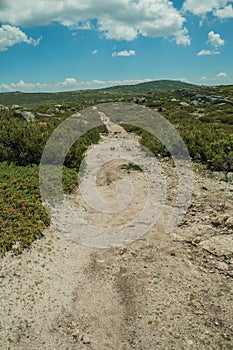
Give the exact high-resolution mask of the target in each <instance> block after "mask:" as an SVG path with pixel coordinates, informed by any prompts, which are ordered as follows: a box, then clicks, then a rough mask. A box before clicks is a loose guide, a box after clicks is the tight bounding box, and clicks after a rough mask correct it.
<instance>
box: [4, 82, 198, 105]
mask: <svg viewBox="0 0 233 350" xmlns="http://www.w3.org/2000/svg"><path fill="white" fill-rule="evenodd" d="M198 88H200V86H198V85H194V84H189V83H185V82H183V81H179V80H155V81H150V82H146V83H140V84H135V85H120V86H113V87H108V88H104V89H93V90H77V91H69V92H51V93H44V92H38V93H24V92H19V91H16V92H4V93H0V104H3V105H6V106H9V105H12V104H19V105H23V106H24V105H25V106H28V105H35V104H46V105H51V104H58V103H59V104H62V103H68V104H70V103H75V104H76V103H83V102H85V101H93V102H94V101H97V100H101V99H102V100H112V99H113V100H114V99H116V98H129V97H134V96H138V95H142V94H146V93H148V92H151V91H155V90H177V89H198Z"/></svg>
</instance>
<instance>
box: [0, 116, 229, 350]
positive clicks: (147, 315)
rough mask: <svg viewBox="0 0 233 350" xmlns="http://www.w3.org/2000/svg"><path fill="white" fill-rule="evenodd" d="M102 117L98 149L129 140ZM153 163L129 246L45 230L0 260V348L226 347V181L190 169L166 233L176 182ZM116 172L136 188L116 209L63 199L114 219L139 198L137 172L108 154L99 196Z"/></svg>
mask: <svg viewBox="0 0 233 350" xmlns="http://www.w3.org/2000/svg"><path fill="white" fill-rule="evenodd" d="M102 117H104V116H103V115H102ZM105 122H106V123H107V126H108V128H109V131H110V132H109V135H108V136H103V137H102V141H101V143H100V147H101V145H103V143H105V145H106V147H108V148H109V147H112V142H113V141H114V142H115V141H117V142H122V143H124V142H125V141H126V142H128V141H127V140H130V138H132V139H133V140H134V142H135V141H136V137H135V136H130V135H128V134H127V133H126V132H125V130H124V129H122V128H121V127H120V126H118V125H114V124H112V123H110V121H109V120H105ZM95 147H98V146H95ZM87 159H88V156H87ZM161 167H162V169H163V172H164V173H165V174H166V180H167V201H166V205H165V206H164V211H163V213H162V216H161V217H160V219H159V221H158V222H157V224H155V225H154V227H153V228H152V229H150V231H149V232H148V233H147V234H146V235H145V236H142V237H141V238H139V239H138V240H137V241H135V242H134V243H131V244H130V245H127V246H122V247H118V248H110V249H97V248H90V247H84V246H81V245H78V244H77V242H75V241H72V240H70V239H69V237H67V236H66V235H65V234H63V233H62V232H59V231H57V230H56V229H55V227H50V228H49V229H48V230H46V231H45V237H44V239H42V240H40V241H37V242H35V243H34V244H33V246H32V247H31V249H30V250H29V251H24V252H23V254H22V255H20V256H17V257H14V256H12V255H11V254H8V255H7V256H5V257H4V258H2V259H1V276H0V277H1V282H0V283H1V305H2V309H1V320H0V326H1V329H0V331H1V337H0V349H3V350H7V349H15V350H16V349H17V350H21V349H22V350H37V349H40V350H43V349H45V350H57V349H58V350H66V349H67V350H68V349H72V350H73V349H78V350H79V349H82V350H87V349H93V350H108V349H116V350H131V349H137V350H155V349H156V350H157V349H158V350H165V349H166V350H170V349H177V350H178V349H179V350H180V349H185V350H186V349H187V350H189V349H190V350H191V349H193V350H194V349H195V350H202V349H203V350H208V349H233V326H232V320H233V307H232V306H233V288H232V287H233V283H232V276H233V248H232V247H233V244H232V243H233V239H232V238H233V234H232V228H233V223H232V208H233V205H232V198H233V192H232V187H231V186H230V185H229V184H225V183H223V182H218V181H216V180H212V179H209V178H207V177H205V176H204V175H201V174H199V173H197V172H196V173H195V186H194V189H193V203H192V206H191V207H190V209H189V211H188V213H187V215H186V217H185V219H184V221H183V223H182V225H180V226H179V227H178V228H177V229H176V231H175V232H174V233H173V234H170V235H168V234H166V233H165V226H166V218H167V216H168V215H169V213H170V211H171V207H172V203H173V200H174V197H175V194H176V183H177V179H176V171H175V169H174V168H173V166H172V164H171V163H170V162H161ZM125 177H126V178H128V179H129V180H130V181H131V182H132V184H133V185H134V186H136V188H137V191H136V192H135V193H134V194H135V197H134V198H133V200H132V202H131V203H130V205H129V206H128V207H127V208H126V209H125V211H124V212H122V213H121V215H120V216H119V215H117V213H113V214H109V213H107V214H104V215H103V214H100V213H98V212H96V211H95V210H94V209H93V208H90V207H89V206H88V205H87V204H86V202H85V201H84V200H83V199H82V198H81V196H80V193H79V191H77V193H75V194H73V195H72V196H70V197H69V201H70V203H71V205H72V206H73V208H74V209H75V210H77V212H78V213H79V215H82V216H83V218H85V219H86V220H89V221H90V222H91V221H92V222H93V223H95V225H96V226H98V225H99V226H101V225H104V226H105V227H115V226H119V225H122V224H123V223H124V222H125V221H127V219H129V218H131V217H133V216H135V215H136V216H137V215H138V213H139V212H140V211H141V210H142V208H143V205H144V203H145V201H146V198H147V185H146V181H145V177H144V175H143V173H142V172H140V171H137V170H133V169H125V167H124V166H123V167H122V161H119V160H117V161H110V162H108V163H107V164H105V165H104V166H103V167H102V168H101V170H100V171H99V173H98V176H97V186H98V189H99V192H100V193H101V195H102V196H103V198H105V199H106V200H115V199H116V192H115V186H116V183H117V181H118V180H119V179H122V178H125ZM226 236H227V237H228V240H227V247H226V245H224V241H225V239H226ZM213 237H214V238H215V240H216V239H219V238H220V239H221V242H223V244H222V245H221V250H219V249H218V248H219V244H218V241H216V242H217V243H215V247H212V246H211V242H212V241H211V239H213ZM212 245H213V243H212ZM211 249H212V251H211ZM213 249H215V250H213Z"/></svg>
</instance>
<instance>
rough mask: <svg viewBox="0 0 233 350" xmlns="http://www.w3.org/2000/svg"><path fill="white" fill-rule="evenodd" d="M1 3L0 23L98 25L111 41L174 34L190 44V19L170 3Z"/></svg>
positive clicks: (118, 0)
mask: <svg viewBox="0 0 233 350" xmlns="http://www.w3.org/2000/svg"><path fill="white" fill-rule="evenodd" d="M1 4H2V2H0V22H2V23H4V24H11V25H17V26H21V25H22V26H32V25H44V24H49V23H52V22H59V23H61V24H63V25H65V26H68V27H70V28H79V29H80V28H81V29H92V28H93V27H94V23H96V24H95V28H96V29H97V30H98V31H100V32H102V33H103V34H104V35H105V37H106V38H107V39H114V40H126V41H131V40H134V39H136V38H137V37H138V36H139V35H141V36H146V37H147V36H150V37H167V36H170V35H172V36H175V37H177V43H178V44H181V45H189V43H190V41H189V39H188V33H187V29H185V27H184V23H185V21H186V19H185V18H184V16H183V15H182V14H181V12H179V11H178V10H177V9H176V8H175V7H174V5H173V3H172V2H171V1H169V0H157V1H155V0H111V1H110V0H102V1H101V3H100V2H98V1H96V0H86V1H85V2H84V1H82V0H56V1H55V0H54V1H49V0H37V1H36V2H32V1H31V0H30V1H29V0H21V1H8V2H5V4H4V6H3V5H1ZM92 20H95V21H92ZM184 29H185V30H184Z"/></svg>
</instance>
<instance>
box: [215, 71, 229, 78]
mask: <svg viewBox="0 0 233 350" xmlns="http://www.w3.org/2000/svg"><path fill="white" fill-rule="evenodd" d="M217 78H228V75H227V73H226V72H220V73H218V74H217Z"/></svg>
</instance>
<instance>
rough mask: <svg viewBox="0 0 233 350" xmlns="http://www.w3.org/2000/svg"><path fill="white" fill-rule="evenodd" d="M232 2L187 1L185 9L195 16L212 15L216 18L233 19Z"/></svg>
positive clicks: (227, 0) (225, 0)
mask: <svg viewBox="0 0 233 350" xmlns="http://www.w3.org/2000/svg"><path fill="white" fill-rule="evenodd" d="M231 3H232V0H204V1H200V0H185V2H184V4H183V9H184V10H185V11H189V12H191V13H193V14H194V15H198V16H205V15H206V14H207V13H212V14H213V15H214V16H215V17H218V18H221V19H225V18H233V8H232V5H230V4H231Z"/></svg>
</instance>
